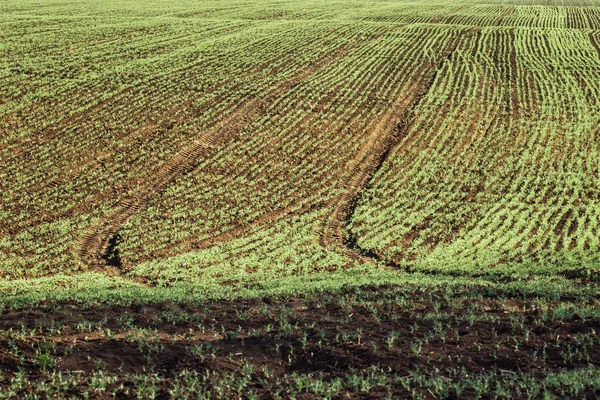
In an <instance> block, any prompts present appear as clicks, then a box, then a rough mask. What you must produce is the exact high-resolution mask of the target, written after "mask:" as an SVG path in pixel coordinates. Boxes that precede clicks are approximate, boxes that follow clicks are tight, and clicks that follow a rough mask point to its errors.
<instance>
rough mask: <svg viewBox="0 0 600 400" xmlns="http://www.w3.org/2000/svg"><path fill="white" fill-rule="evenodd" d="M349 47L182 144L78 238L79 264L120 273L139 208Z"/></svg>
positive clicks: (249, 102)
mask: <svg viewBox="0 0 600 400" xmlns="http://www.w3.org/2000/svg"><path fill="white" fill-rule="evenodd" d="M349 50H350V48H348V47H342V48H340V49H338V50H337V51H336V52H334V53H332V54H328V55H327V56H326V57H324V58H323V59H322V60H320V61H318V62H316V63H315V64H314V65H312V66H311V67H310V68H306V69H304V70H301V71H299V72H297V73H296V74H295V75H293V76H292V77H291V78H290V79H288V80H286V81H284V82H280V83H278V84H275V85H273V86H272V87H271V88H269V89H268V90H267V91H266V94H265V95H263V96H261V97H255V98H251V99H249V100H247V101H245V102H243V103H242V104H241V105H240V106H239V107H238V108H237V109H236V110H235V111H233V112H232V113H230V114H229V115H227V116H226V117H225V118H224V119H223V120H222V121H220V122H219V123H217V125H216V126H215V127H213V128H211V129H209V130H207V131H206V132H205V133H204V134H203V135H202V136H201V137H200V138H198V139H196V140H194V141H193V142H192V144H191V145H189V146H186V147H185V148H183V149H182V150H181V151H180V152H179V153H177V154H176V155H175V156H174V157H173V158H172V159H171V160H169V161H168V162H167V163H166V164H164V165H163V166H162V167H161V168H160V169H159V170H158V171H157V172H156V173H155V174H154V176H151V177H149V179H148V180H147V181H146V183H145V184H144V185H143V186H141V187H138V188H136V189H134V190H133V191H132V193H131V194H130V195H129V196H126V197H125V198H124V199H123V200H121V201H120V202H119V203H118V204H117V205H116V207H115V209H114V210H113V211H111V212H110V213H108V214H106V215H104V216H103V217H101V218H100V220H99V221H97V222H96V223H94V224H93V225H92V226H90V227H89V228H88V229H87V230H86V232H85V233H84V234H83V235H82V236H81V237H80V239H79V240H77V241H76V243H75V246H74V247H73V249H72V253H73V255H74V257H75V260H76V262H77V264H78V265H79V267H80V268H82V269H85V270H102V271H105V272H107V273H108V274H109V275H116V274H120V273H121V272H122V271H121V269H122V265H121V262H120V259H119V256H118V252H117V248H116V246H117V244H118V232H119V230H120V229H121V228H122V226H123V225H124V224H126V223H127V221H129V219H130V218H132V217H133V216H134V215H135V214H137V213H138V212H139V211H140V210H142V209H144V208H145V207H146V206H147V204H148V203H149V202H150V201H151V200H152V199H153V198H154V197H155V196H156V195H158V194H159V193H161V192H162V191H164V190H165V189H166V188H167V186H168V185H169V184H170V183H172V182H173V181H174V180H175V179H177V178H178V177H180V176H182V175H184V174H186V173H188V172H190V171H191V170H193V169H194V167H195V165H196V164H197V161H198V159H200V158H202V157H203V156H208V155H209V154H210V153H212V152H214V151H215V150H217V149H219V148H221V147H222V146H224V145H225V144H226V143H227V142H228V141H229V140H230V139H231V138H233V137H234V136H235V135H237V134H238V133H239V132H240V131H241V130H242V129H243V128H244V127H245V126H246V125H248V124H249V123H250V122H251V121H252V120H254V119H256V118H258V117H259V116H260V110H261V104H266V103H268V102H270V101H272V99H273V98H275V97H276V96H277V95H278V94H280V93H282V92H284V91H285V90H286V89H288V88H289V87H291V86H293V85H295V84H297V83H299V82H300V81H302V80H304V79H306V78H308V77H309V76H311V75H313V74H315V73H317V72H318V71H319V70H321V69H322V68H324V67H325V66H326V65H328V64H330V63H332V62H335V61H336V60H338V59H340V58H342V57H344V56H345V55H346V54H347V52H348V51H349Z"/></svg>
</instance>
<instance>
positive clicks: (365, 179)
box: [319, 32, 472, 269]
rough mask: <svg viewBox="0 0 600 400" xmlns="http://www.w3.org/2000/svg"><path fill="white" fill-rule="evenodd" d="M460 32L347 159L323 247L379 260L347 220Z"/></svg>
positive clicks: (321, 240)
mask: <svg viewBox="0 0 600 400" xmlns="http://www.w3.org/2000/svg"><path fill="white" fill-rule="evenodd" d="M469 33H472V32H469ZM463 35H464V34H462V35H458V36H457V37H456V38H455V39H454V40H453V41H452V42H451V43H450V44H449V45H448V46H447V47H446V48H445V49H444V51H443V52H442V54H443V56H442V57H440V61H439V62H438V63H437V64H436V65H435V66H434V69H433V71H432V72H431V73H429V74H422V75H421V76H420V77H419V78H418V79H417V80H416V81H415V82H413V83H412V84H411V85H410V86H409V88H408V90H406V91H405V92H404V93H403V95H402V96H400V97H399V98H398V99H397V100H396V101H395V102H394V104H392V105H391V107H390V108H389V110H388V111H387V112H385V113H384V114H383V115H382V116H381V117H380V118H379V119H378V120H377V121H376V122H375V123H374V124H373V125H372V128H371V129H370V134H369V137H368V139H367V141H366V142H365V144H364V145H363V146H362V147H361V148H360V150H359V151H358V152H357V153H356V155H355V156H354V157H353V158H352V159H351V160H350V161H349V163H348V167H347V168H348V172H350V173H349V174H347V175H346V176H344V177H343V178H342V180H341V186H342V187H343V188H344V189H345V190H344V191H343V193H342V194H341V195H339V196H337V197H335V198H334V199H333V200H332V201H330V203H329V207H331V208H332V209H331V211H330V212H329V213H327V214H326V215H325V217H324V218H323V219H322V221H321V225H320V230H319V244H320V245H321V246H322V247H336V248H337V249H338V250H339V249H341V251H342V252H343V253H344V255H346V256H348V257H349V258H350V259H352V260H354V261H360V262H367V261H370V260H377V261H381V259H380V257H379V256H378V255H377V254H376V253H374V252H372V251H369V250H365V249H362V248H361V247H360V246H359V245H358V244H357V241H356V238H355V237H353V235H352V234H351V232H350V231H349V230H348V224H349V223H350V221H351V220H352V216H353V214H354V210H355V209H356V206H357V204H358V202H359V200H360V197H361V195H362V193H363V191H364V190H365V189H366V188H367V187H368V186H369V183H370V182H371V180H372V179H373V177H374V176H375V175H376V174H377V171H379V169H381V167H382V166H383V164H384V163H385V161H386V160H387V158H388V156H389V154H390V152H391V151H392V150H393V149H394V147H395V146H396V145H397V144H398V143H400V142H401V141H402V139H403V138H404V137H405V136H406V134H407V133H408V132H409V130H410V128H411V126H412V125H413V122H414V119H415V112H416V110H417V108H418V106H419V104H420V103H421V100H422V99H423V98H424V97H425V96H426V95H427V93H428V92H429V91H430V90H431V88H432V87H433V84H434V83H435V81H436V78H437V76H438V73H439V71H441V69H442V68H443V65H444V63H445V62H446V60H448V59H449V58H450V57H451V55H452V53H453V52H454V50H455V49H456V47H457V46H458V43H459V41H460V39H461V38H462V37H463ZM386 265H387V266H388V267H389V268H393V269H398V268H399V266H398V265H396V264H395V263H392V262H387V263H386Z"/></svg>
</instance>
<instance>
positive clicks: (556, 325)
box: [0, 287, 600, 398]
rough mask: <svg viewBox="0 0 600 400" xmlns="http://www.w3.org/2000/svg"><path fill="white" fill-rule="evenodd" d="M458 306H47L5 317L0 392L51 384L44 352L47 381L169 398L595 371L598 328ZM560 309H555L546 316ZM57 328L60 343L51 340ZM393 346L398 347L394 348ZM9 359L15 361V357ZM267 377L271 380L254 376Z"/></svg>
mask: <svg viewBox="0 0 600 400" xmlns="http://www.w3.org/2000/svg"><path fill="white" fill-rule="evenodd" d="M464 295H465V293H463V294H462V295H459V294H456V293H455V294H450V295H440V294H439V293H435V292H428V291H427V290H422V289H416V290H414V291H412V292H409V291H406V289H405V288H397V287H387V288H363V289H349V290H347V291H344V290H343V291H342V293H336V294H327V293H326V294H323V295H321V296H317V297H314V296H313V297H285V298H273V297H267V298H263V299H258V300H236V301H210V302H205V303H202V304H173V303H161V304H132V305H130V306H110V307H106V306H101V305H95V306H91V307H90V306H87V307H85V306H82V305H81V304H77V303H65V304H51V303H47V304H42V305H41V306H39V307H37V308H35V309H28V310H4V311H3V312H2V317H1V322H0V332H2V335H1V336H0V370H3V371H5V373H4V375H0V388H1V387H2V382H3V379H4V380H6V379H9V378H10V377H12V376H13V375H14V374H15V373H17V371H18V370H22V371H25V372H26V373H27V374H29V376H32V377H34V379H38V378H39V379H43V377H44V376H46V375H45V374H50V373H51V372H49V371H42V369H41V366H40V364H39V362H38V361H37V360H38V358H37V356H36V354H37V353H36V349H39V348H40V346H41V345H42V344H48V343H54V344H55V350H53V357H54V360H55V363H54V365H53V367H52V370H53V371H62V372H63V373H69V372H70V373H77V374H81V375H80V376H82V377H85V376H90V375H91V374H93V373H95V372H97V371H98V370H99V369H102V370H103V371H104V372H105V373H108V374H114V375H117V376H120V377H122V379H126V376H127V374H132V373H143V372H144V371H146V372H147V371H153V372H155V373H157V374H158V375H160V376H161V377H162V379H163V385H165V387H164V388H163V389H164V390H165V392H164V393H163V394H164V395H166V388H167V387H168V386H169V382H170V381H171V380H172V379H175V378H176V377H177V376H178V374H180V373H181V372H182V371H184V370H187V371H189V370H193V371H198V372H200V373H203V372H208V371H210V372H211V373H215V374H218V373H232V374H234V375H236V374H241V373H242V369H243V366H244V365H248V364H251V365H254V366H255V369H254V370H255V371H256V372H255V373H254V374H253V375H252V378H251V379H254V380H257V381H258V380H260V381H261V382H262V383H261V385H263V386H264V385H267V383H265V382H268V383H269V384H272V386H273V387H276V386H277V385H282V384H283V385H285V382H286V379H288V377H289V375H290V374H293V373H297V374H322V375H323V376H324V377H325V378H326V379H329V380H331V379H335V378H346V377H348V376H350V375H354V374H360V373H361V371H365V370H367V369H368V368H371V367H373V366H377V368H379V369H380V370H381V371H385V372H382V374H384V375H386V376H402V377H403V376H410V375H411V374H412V373H414V371H415V370H418V371H422V372H421V373H422V374H425V375H427V374H429V373H430V372H431V373H432V374H436V375H441V376H445V377H447V379H449V380H452V379H456V376H454V375H452V374H453V373H455V371H456V370H457V369H460V370H461V371H462V374H467V375H474V374H479V373H485V372H490V371H494V372H497V373H500V372H514V373H523V372H528V373H533V375H534V376H536V377H543V376H544V375H545V374H548V373H549V372H552V371H565V370H571V369H575V368H585V367H592V366H593V367H600V342H598V340H597V339H595V338H596V336H595V332H598V331H600V320H598V319H597V318H583V317H581V316H580V315H578V314H577V313H573V314H572V315H567V316H560V317H558V316H556V317H552V316H551V313H546V314H545V312H546V310H544V309H543V307H542V308H540V307H539V303H537V302H536V301H535V300H533V301H532V300H502V301H500V300H489V299H478V300H475V299H467V298H464V297H461V296H464ZM558 305H559V303H551V302H550V303H547V304H546V307H547V308H548V309H550V310H552V308H553V307H556V306H558ZM563 305H564V303H563ZM580 305H581V304H580ZM468 310H473V313H471V312H468ZM96 326H97V327H96ZM56 327H61V329H62V331H61V332H60V333H56V332H55V333H52V331H51V328H56ZM34 328H35V330H33V329H34ZM10 330H12V332H11V331H10ZM23 331H24V333H15V332H23ZM144 335H145V337H146V338H145V339H141V337H143V336H144ZM391 335H396V336H395V337H396V339H395V340H394V341H393V343H391V344H390V342H389V338H390V336H391ZM582 338H591V339H592V340H590V341H588V340H587V339H582ZM200 345H202V346H208V345H210V348H211V349H212V354H209V353H208V352H205V354H204V355H198V354H196V355H194V354H193V353H192V352H191V351H190V349H191V348H192V347H193V346H200ZM15 348H17V349H18V351H17V354H20V356H16V355H15V354H13V353H15V350H14V349H15ZM11 349H12V350H11ZM19 357H20V358H19ZM264 367H266V368H267V369H268V370H269V371H270V374H267V375H265V374H263V373H261V372H259V371H261V369H262V368H264ZM427 371H430V372H427ZM453 376H454V378H453ZM35 377H37V378H35ZM5 383H6V381H5ZM256 387H257V388H258V392H259V395H260V398H273V397H274V396H273V393H272V392H270V391H269V390H270V389H268V388H266V387H261V386H260V385H257V386H256ZM80 389H81V388H80ZM421 389H422V391H423V393H424V394H425V395H426V397H430V396H429V395H427V391H426V388H421ZM378 390H383V389H382V388H373V389H371V391H369V392H367V393H364V396H362V397H364V398H370V397H379V396H380V395H383V394H385V393H386V392H385V391H384V392H383V393H378V392H377V391H378ZM387 390H388V392H389V391H391V393H394V395H395V397H396V396H400V397H408V396H409V394H408V393H407V392H406V389H403V388H401V387H394V386H392V387H390V388H388V389H387ZM307 396H308V395H307ZM98 397H102V396H98ZM284 397H286V396H284ZM359 397H360V396H359ZM467 397H469V396H467ZM307 398H313V397H311V396H308V397H307Z"/></svg>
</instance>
